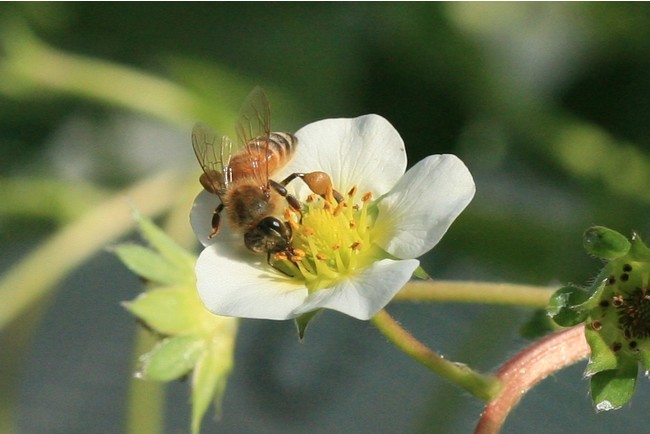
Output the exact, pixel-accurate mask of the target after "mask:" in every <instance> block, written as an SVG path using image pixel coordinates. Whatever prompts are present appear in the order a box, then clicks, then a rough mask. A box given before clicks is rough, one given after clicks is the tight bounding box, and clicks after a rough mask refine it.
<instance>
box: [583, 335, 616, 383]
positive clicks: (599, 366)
mask: <svg viewBox="0 0 650 434" xmlns="http://www.w3.org/2000/svg"><path fill="white" fill-rule="evenodd" d="M585 338H586V340H587V343H588V344H589V347H590V348H591V357H590V359H589V363H587V369H586V371H585V375H587V376H591V375H594V374H596V373H597V372H601V371H607V370H611V369H615V368H616V367H617V366H618V359H617V357H616V353H614V351H613V350H612V349H611V348H610V347H609V345H608V344H607V342H605V340H604V339H603V336H602V335H601V334H600V333H599V332H597V331H595V330H592V329H590V328H589V327H586V328H585Z"/></svg>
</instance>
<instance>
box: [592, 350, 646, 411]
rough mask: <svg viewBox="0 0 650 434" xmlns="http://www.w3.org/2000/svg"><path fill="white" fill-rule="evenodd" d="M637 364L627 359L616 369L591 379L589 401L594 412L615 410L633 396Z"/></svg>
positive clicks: (603, 372) (598, 374) (602, 372)
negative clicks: (594, 409) (591, 402)
mask: <svg viewBox="0 0 650 434" xmlns="http://www.w3.org/2000/svg"><path fill="white" fill-rule="evenodd" d="M637 374H638V364H637V362H636V361H635V360H632V359H627V360H626V362H625V363H622V364H621V366H619V368H618V369H612V370H608V371H601V372H598V373H597V374H595V375H594V376H592V377H591V384H590V387H591V399H592V400H593V403H594V407H595V408H596V411H608V410H616V409H618V408H621V407H622V406H623V405H625V404H627V403H628V402H629V400H630V399H631V398H632V395H633V394H634V387H635V386H636V379H637Z"/></svg>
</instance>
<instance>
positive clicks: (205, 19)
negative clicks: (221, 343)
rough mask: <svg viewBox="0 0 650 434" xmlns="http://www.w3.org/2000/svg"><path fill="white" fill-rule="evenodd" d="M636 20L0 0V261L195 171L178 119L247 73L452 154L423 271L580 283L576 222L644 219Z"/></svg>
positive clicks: (597, 14)
mask: <svg viewBox="0 0 650 434" xmlns="http://www.w3.org/2000/svg"><path fill="white" fill-rule="evenodd" d="M27 29H29V31H30V32H33V35H34V37H35V38H36V39H35V40H36V41H39V40H40V41H41V42H39V44H40V43H44V44H47V45H46V47H47V46H49V47H50V48H51V49H55V50H60V51H57V53H63V54H65V56H68V55H70V56H69V57H65V59H67V60H69V61H71V62H72V61H74V62H76V61H86V60H92V61H97V63H95V64H93V65H94V66H93V67H96V68H98V69H97V71H98V72H97V75H96V76H95V77H96V79H97V80H98V81H97V83H93V82H92V81H89V82H85V81H84V80H81V79H78V80H77V79H76V78H73V79H71V78H70V77H76V76H75V75H74V74H73V71H71V70H69V69H66V68H63V67H62V65H63V66H65V65H70V64H73V63H74V62H72V63H69V64H66V63H57V62H54V61H52V63H47V62H41V60H42V59H43V58H39V57H37V56H36V54H39V53H40V52H39V51H38V49H36V48H34V47H37V45H29V44H24V45H23V42H24V38H25V32H26V30H27ZM649 32H650V6H648V5H647V4H644V3H615V4H614V3H577V4H574V3H508V4H501V3H499V4H482V3H480V4H479V3H409V4H404V3H399V4H397V3H313V2H310V3H281V4H278V3H165V4H159V3H2V4H0V176H1V178H0V188H2V191H0V230H1V231H2V239H0V241H2V243H3V248H4V249H3V256H4V258H6V259H4V258H3V265H4V266H9V265H10V264H11V263H14V262H16V261H18V260H19V259H20V257H19V256H18V255H17V254H16V248H17V246H19V245H21V244H22V243H23V241H22V240H23V238H22V237H23V236H24V240H26V241H25V242H28V243H29V242H30V240H31V242H34V237H39V236H44V235H47V234H48V233H49V232H50V231H52V230H53V229H54V228H53V226H55V227H56V226H58V225H59V224H61V223H65V222H67V221H72V220H73V219H74V218H76V217H78V216H79V215H80V214H81V210H85V209H86V208H87V206H88V204H89V203H90V202H93V203H95V202H94V201H99V200H100V199H103V198H104V197H106V195H107V192H109V191H111V190H114V189H115V188H116V187H119V186H124V185H128V184H130V183H132V182H134V181H136V180H138V179H141V178H143V177H144V176H146V175H149V174H152V173H156V172H157V171H160V170H162V169H163V168H166V167H174V168H181V169H184V170H187V171H188V172H190V171H194V172H198V167H196V164H195V163H194V162H193V156H192V154H191V149H190V143H189V128H190V124H191V122H192V121H193V120H199V119H202V120H206V121H209V122H211V123H213V124H215V127H217V128H219V129H220V130H222V131H223V132H225V133H231V131H229V129H230V128H231V126H232V121H233V120H234V114H235V113H236V110H237V108H238V106H239V104H240V103H241V101H242V100H243V98H244V97H245V95H246V94H247V93H248V91H250V89H252V87H253V86H254V85H260V86H262V87H264V88H265V89H266V90H267V92H268V94H269V96H270V99H271V102H272V105H273V107H272V109H273V113H274V120H273V122H274V127H275V129H278V130H289V131H293V130H296V129H298V128H299V127H300V126H302V125H304V124H306V123H307V122H310V121H313V120H316V119H322V118H327V117H351V116H357V115H360V114H365V113H371V112H372V113H378V114H381V115H382V116H384V117H386V118H387V119H388V120H389V121H391V123H393V124H394V126H395V127H396V128H397V130H398V131H399V132H400V133H401V134H402V136H403V138H404V140H405V142H406V145H407V151H408V154H409V159H410V162H411V163H413V162H415V161H417V160H419V159H421V158H423V157H424V156H426V155H429V154H432V153H443V152H451V153H455V154H458V155H459V156H460V157H461V158H462V159H463V160H464V161H465V162H466V164H467V165H468V167H469V168H470V170H471V171H472V173H473V174H474V176H475V180H476V184H477V195H476V198H475V200H474V202H473V203H472V204H471V205H470V207H469V208H468V210H467V211H466V212H465V213H464V214H463V215H461V217H460V218H459V219H458V221H457V222H456V223H455V224H454V225H453V226H452V228H451V229H450V231H449V234H448V235H447V236H446V237H445V238H444V239H443V240H442V242H441V243H440V245H439V246H438V247H437V248H436V249H435V250H434V251H433V252H432V253H431V254H430V255H429V256H428V257H426V258H425V259H424V261H423V267H424V269H425V270H426V271H427V272H428V273H429V274H431V275H432V276H433V277H434V278H458V279H475V280H499V281H501V280H503V281H516V282H526V283H534V284H549V283H553V284H557V283H560V282H562V283H567V282H575V283H577V284H582V283H583V281H584V276H588V275H591V274H593V269H594V265H595V262H594V260H592V259H589V258H587V257H586V256H585V255H584V253H583V250H582V246H581V243H582V239H581V234H582V232H583V231H584V229H585V228H587V227H590V226H592V225H594V224H598V225H604V226H608V227H611V228H614V229H616V230H619V231H621V232H623V233H625V234H629V233H631V232H632V231H633V230H635V231H638V232H639V233H640V234H641V235H642V236H643V235H644V234H648V233H650V225H649V224H648V222H649V219H648V211H649V208H650V193H649V192H650V148H649V147H648V145H649V144H650V122H647V118H648V114H649V112H650V74H648V71H649V70H650V35H649V34H648V33H649ZM30 59H31V61H37V63H36V64H31V63H29V62H30ZM58 60H61V59H58ZM12 62H13V63H12ZM18 66H20V67H21V68H22V69H21V68H17V67H18ZM102 68H105V69H102ZM17 71H18V72H17ZM106 71H119V74H118V76H121V77H122V78H123V79H124V80H125V81H124V83H126V82H128V83H130V84H129V86H131V87H129V88H125V87H124V86H125V85H124V83H123V82H121V81H120V80H106V79H104V78H102V77H104V76H105V75H102V74H104V72H106ZM66 80H67V81H66ZM128 80H131V81H128ZM62 83H64V84H65V85H62ZM139 83H148V85H151V87H146V86H140V85H139ZM85 85H88V86H89V87H90V88H92V86H95V90H96V92H89V91H88V88H83V86H85ZM122 85H124V86H122ZM120 86H122V88H121V87H120ZM80 89H81V90H80ZM84 89H85V90H84ZM119 89H121V90H122V91H124V93H123V94H122V93H119V92H113V90H119ZM153 89H163V90H164V92H165V94H164V96H165V97H166V96H168V95H169V99H166V100H165V99H164V97H161V93H158V92H154V90H153ZM91 90H92V89H91ZM161 92H162V91H161ZM172 96H173V97H174V98H177V99H174V100H172V99H171V98H172ZM178 101H180V102H178ZM196 191H198V184H195V186H194V190H192V191H190V190H189V189H188V190H187V192H188V193H187V200H191V196H192V194H193V193H195V192H196ZM74 197H77V198H78V204H77V205H75V203H74ZM39 204H41V206H39ZM75 208H76V209H77V210H78V211H75ZM181 214H182V213H181ZM177 221H180V220H177ZM43 223H45V224H43ZM25 228H29V229H25ZM179 232H180V233H182V231H179ZM10 234H13V235H10ZM646 238H647V235H646ZM10 249H13V251H12V250H10ZM19 251H20V250H19ZM432 417H433V415H432Z"/></svg>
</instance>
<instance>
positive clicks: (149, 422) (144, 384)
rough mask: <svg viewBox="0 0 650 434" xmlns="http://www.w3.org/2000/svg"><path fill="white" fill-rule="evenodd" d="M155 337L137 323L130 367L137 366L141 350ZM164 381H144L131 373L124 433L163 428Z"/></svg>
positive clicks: (154, 432)
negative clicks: (132, 361) (132, 359)
mask: <svg viewBox="0 0 650 434" xmlns="http://www.w3.org/2000/svg"><path fill="white" fill-rule="evenodd" d="M156 342H157V339H156V338H155V336H154V335H153V334H152V333H150V332H149V331H147V330H145V329H143V328H142V327H138V329H137V331H136V335H135V345H134V348H133V356H134V363H133V369H132V371H133V372H135V371H136V370H137V369H138V368H139V365H138V359H139V357H140V354H144V353H145V352H147V351H149V350H150V349H151V347H153V346H154V345H155V343H156ZM164 407H165V384H164V383H160V382H156V381H143V380H140V379H137V378H135V376H132V377H131V383H130V384H129V395H128V402H127V406H126V408H127V410H126V411H127V414H126V427H125V428H126V430H125V432H126V433H129V434H158V433H161V432H163V428H164V426H163V425H164V420H165V418H164V417H163V416H164Z"/></svg>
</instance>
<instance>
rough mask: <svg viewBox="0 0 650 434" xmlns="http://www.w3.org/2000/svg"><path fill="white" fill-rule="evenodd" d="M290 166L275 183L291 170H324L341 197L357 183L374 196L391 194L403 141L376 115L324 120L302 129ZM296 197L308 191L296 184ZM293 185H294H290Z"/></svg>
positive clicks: (402, 163) (401, 158)
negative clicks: (389, 192) (388, 192)
mask: <svg viewBox="0 0 650 434" xmlns="http://www.w3.org/2000/svg"><path fill="white" fill-rule="evenodd" d="M296 137H298V140H299V143H298V147H297V149H296V155H295V157H294V159H293V160H292V162H291V163H289V165H288V166H287V167H285V168H284V169H283V170H282V171H281V172H280V173H278V174H277V175H275V176H274V179H277V180H281V179H283V178H284V177H286V176H288V175H289V174H291V173H293V172H312V171H316V170H321V171H324V172H325V173H327V174H329V175H330V176H331V177H332V181H333V183H334V188H335V189H337V190H339V191H341V192H342V193H345V192H346V191H348V190H349V189H350V188H351V187H352V186H354V185H356V186H357V187H358V188H359V190H360V191H361V192H362V193H365V192H372V193H373V194H374V195H375V197H378V196H380V195H382V194H384V193H386V192H387V191H389V190H390V189H391V188H392V187H393V185H395V183H396V182H397V180H398V179H399V178H400V177H401V176H402V175H403V174H404V171H405V170H406V151H405V150H404V142H403V141H402V138H401V137H400V135H399V133H398V132H397V130H396V129H395V128H394V127H393V126H392V125H391V124H390V123H389V122H388V121H387V120H386V119H384V118H383V117H381V116H379V115H372V114H371V115H365V116H360V117H358V118H354V119H325V120H322V121H318V122H314V123H311V124H309V125H307V126H305V127H303V128H301V129H300V130H299V131H298V132H297V133H296ZM294 183H295V184H296V185H295V187H294V189H295V191H296V193H297V194H298V196H299V197H304V196H303V195H304V194H305V191H306V188H305V187H304V186H301V185H299V184H301V183H300V181H294ZM292 184H293V183H292Z"/></svg>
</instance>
